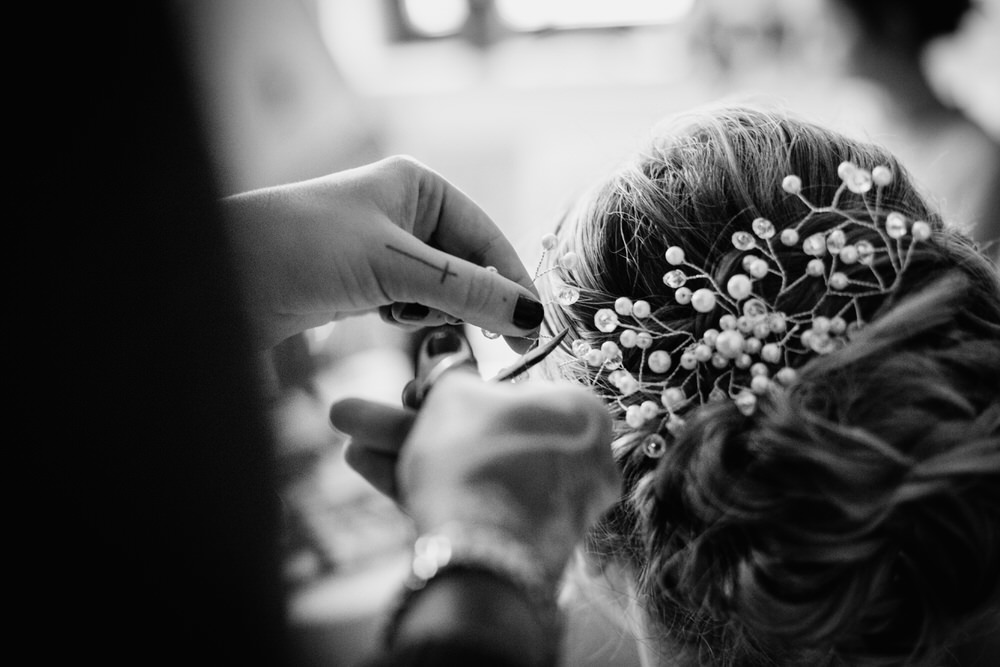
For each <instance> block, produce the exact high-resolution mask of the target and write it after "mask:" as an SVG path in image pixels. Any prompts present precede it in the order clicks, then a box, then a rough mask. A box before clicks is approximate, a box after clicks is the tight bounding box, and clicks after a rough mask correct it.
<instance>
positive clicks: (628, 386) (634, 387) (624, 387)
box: [618, 375, 639, 396]
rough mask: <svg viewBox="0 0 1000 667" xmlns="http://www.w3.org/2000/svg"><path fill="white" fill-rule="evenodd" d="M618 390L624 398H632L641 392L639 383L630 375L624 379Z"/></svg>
mask: <svg viewBox="0 0 1000 667" xmlns="http://www.w3.org/2000/svg"><path fill="white" fill-rule="evenodd" d="M618 389H619V391H621V393H622V396H631V395H632V394H634V393H635V392H637V391H639V381H638V380H636V379H635V378H634V377H632V376H631V375H628V376H626V377H625V378H623V379H622V381H621V385H619V387H618Z"/></svg>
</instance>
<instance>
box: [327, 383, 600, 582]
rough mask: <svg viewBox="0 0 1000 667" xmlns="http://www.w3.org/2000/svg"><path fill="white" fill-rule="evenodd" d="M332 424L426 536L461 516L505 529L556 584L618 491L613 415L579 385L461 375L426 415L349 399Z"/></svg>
mask: <svg viewBox="0 0 1000 667" xmlns="http://www.w3.org/2000/svg"><path fill="white" fill-rule="evenodd" d="M331 420H332V422H333V424H334V426H336V427H337V428H338V429H340V430H342V431H344V432H345V433H347V434H349V435H351V436H352V439H351V441H350V442H349V444H348V447H347V451H346V457H347V461H348V463H349V464H350V465H351V466H352V467H353V468H354V469H355V470H357V471H358V472H359V473H361V474H362V475H363V476H364V477H365V478H366V479H368V480H369V481H370V482H371V483H372V484H373V485H375V486H376V487H377V488H379V489H380V490H381V491H383V492H385V493H387V494H389V495H391V496H392V497H393V498H395V499H396V500H397V502H399V503H400V504H401V506H402V507H403V508H404V510H406V512H407V513H408V514H409V515H410V516H411V517H412V518H413V520H414V521H415V523H416V527H417V529H418V530H420V531H421V532H427V531H433V530H435V529H436V528H438V527H440V526H442V525H444V524H446V523H448V522H451V521H458V522H463V523H467V524H472V525H477V526H485V527H488V528H493V529H498V530H501V531H503V532H505V533H506V534H508V535H510V536H512V537H513V538H515V539H517V540H518V541H520V542H521V543H522V544H524V545H527V546H529V547H530V548H532V549H533V550H534V551H535V553H537V554H538V556H539V557H540V558H541V560H542V562H543V564H544V567H545V571H546V572H548V573H549V575H550V576H551V580H552V581H553V586H555V585H556V581H557V579H558V576H559V574H560V573H561V572H562V569H563V568H564V567H565V564H566V562H567V560H568V558H569V556H570V554H571V553H572V551H573V549H574V547H575V546H576V545H577V544H578V543H579V541H580V539H581V538H582V537H583V535H584V533H585V532H586V530H587V528H589V527H590V526H591V525H592V524H593V522H594V521H596V519H597V518H598V517H599V516H600V514H601V513H602V512H603V511H605V510H606V509H608V508H609V507H610V506H611V504H612V503H613V502H614V501H615V499H616V498H617V496H618V492H619V490H620V477H619V473H618V469H617V467H616V466H615V464H614V461H613V459H612V455H611V448H610V442H611V420H610V418H609V416H608V414H607V410H606V408H605V407H604V405H603V404H602V403H601V402H600V400H598V399H597V398H596V397H595V396H593V395H592V394H591V393H589V392H588V391H586V390H585V389H584V388H582V387H579V386H577V385H573V384H569V383H561V382H560V383H554V382H546V381H532V382H528V383H524V384H520V385H512V384H492V383H484V382H482V381H481V380H480V379H479V378H478V377H477V376H476V375H475V374H474V373H471V372H452V373H449V374H447V375H445V376H444V377H443V378H442V379H441V380H440V381H439V382H438V383H437V384H436V385H435V386H434V388H433V389H432V390H431V392H430V393H429V395H428V397H427V400H426V402H425V403H424V404H423V406H422V408H421V410H420V412H419V413H417V414H414V413H413V412H410V411H404V410H400V409H396V408H391V407H388V406H384V405H379V404H375V403H370V402H367V401H362V400H360V399H348V400H345V401H341V402H340V403H337V404H334V406H333V408H332V409H331ZM404 439H405V442H404ZM400 443H403V444H402V446H401V445H400Z"/></svg>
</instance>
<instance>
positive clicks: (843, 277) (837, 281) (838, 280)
mask: <svg viewBox="0 0 1000 667" xmlns="http://www.w3.org/2000/svg"><path fill="white" fill-rule="evenodd" d="M848 282H850V281H849V280H848V279H847V274H845V273H841V272H840V271H836V272H834V274H833V275H831V276H830V287H832V288H833V289H835V290H842V289H844V288H846V287H847V283H848Z"/></svg>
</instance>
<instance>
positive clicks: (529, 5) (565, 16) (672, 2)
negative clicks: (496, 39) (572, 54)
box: [496, 0, 695, 32]
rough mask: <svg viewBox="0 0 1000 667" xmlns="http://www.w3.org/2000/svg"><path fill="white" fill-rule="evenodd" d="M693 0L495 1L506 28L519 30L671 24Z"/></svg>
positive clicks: (683, 13)
mask: <svg viewBox="0 0 1000 667" xmlns="http://www.w3.org/2000/svg"><path fill="white" fill-rule="evenodd" d="M694 3H695V0H614V1H613V2H610V1H609V0H496V8H497V13H498V14H499V16H500V20H501V21H503V22H504V23H505V24H506V25H507V27H509V28H510V29H512V30H516V31H519V32H535V31H540V30H571V29H582V28H613V27H620V26H634V25H657V24H664V23H674V22H676V21H679V20H681V19H682V18H684V17H685V16H686V15H687V14H688V13H689V12H690V11H691V9H692V8H693V7H694Z"/></svg>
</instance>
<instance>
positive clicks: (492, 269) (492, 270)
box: [483, 266, 497, 273]
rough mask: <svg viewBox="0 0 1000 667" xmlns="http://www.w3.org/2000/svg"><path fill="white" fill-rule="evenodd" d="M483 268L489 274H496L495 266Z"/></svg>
mask: <svg viewBox="0 0 1000 667" xmlns="http://www.w3.org/2000/svg"><path fill="white" fill-rule="evenodd" d="M483 268H484V269H486V270H487V271H489V272H490V273H496V272H497V267H495V266H485V267H483Z"/></svg>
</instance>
